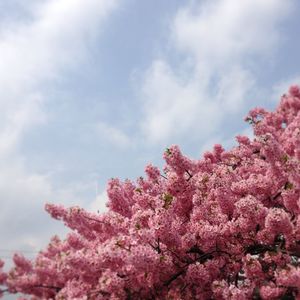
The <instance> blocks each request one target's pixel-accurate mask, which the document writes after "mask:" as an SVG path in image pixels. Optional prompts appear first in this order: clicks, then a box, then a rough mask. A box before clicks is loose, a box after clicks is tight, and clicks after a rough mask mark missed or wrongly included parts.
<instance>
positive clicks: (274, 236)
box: [0, 86, 300, 300]
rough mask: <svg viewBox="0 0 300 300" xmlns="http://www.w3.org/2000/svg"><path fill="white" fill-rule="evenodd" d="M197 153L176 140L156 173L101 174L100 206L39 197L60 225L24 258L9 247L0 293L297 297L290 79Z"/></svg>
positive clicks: (297, 175)
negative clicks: (239, 127) (275, 101)
mask: <svg viewBox="0 0 300 300" xmlns="http://www.w3.org/2000/svg"><path fill="white" fill-rule="evenodd" d="M245 120H246V121H247V122H249V123H250V124H252V126H253V130H254V138H253V139H252V140H250V139H249V138H248V137H246V136H237V137H236V140H237V143H238V145H237V146H236V147H233V148H232V149H231V150H229V151H225V150H224V149H223V148H222V146H221V145H215V146H214V148H213V151H211V152H206V153H205V154H204V156H203V158H202V159H200V160H192V159H190V158H188V157H186V156H184V155H183V154H182V153H181V151H180V149H179V148H178V146H171V147H170V148H168V149H167V150H166V151H165V153H164V159H165V161H166V166H165V167H164V169H163V172H160V170H159V169H158V168H156V167H154V166H153V165H148V166H147V167H146V171H145V173H146V176H145V178H143V177H140V178H138V179H137V180H136V182H132V181H129V180H125V181H124V182H121V181H120V180H119V179H111V180H110V182H109V183H108V189H107V193H108V196H109V202H108V204H107V205H108V207H109V211H108V212H107V213H103V214H95V213H91V212H88V211H86V210H84V209H82V208H80V207H71V208H65V207H63V206H61V205H54V204H47V205H46V210H47V211H48V212H49V213H50V215H51V216H52V217H53V218H55V219H57V220H61V221H63V222H64V223H65V225H66V226H68V227H69V228H70V229H71V231H70V233H69V234H68V235H67V237H66V238H65V239H64V240H61V239H60V238H59V237H57V236H54V237H53V238H52V240H51V241H50V243H49V245H48V247H47V249H45V250H43V251H40V252H39V254H38V255H37V257H36V258H35V260H33V261H31V260H29V259H27V258H25V257H24V256H22V255H20V254H15V255H14V258H13V260H14V264H15V266H14V267H13V268H12V269H11V270H10V271H9V272H4V271H3V262H1V263H0V284H1V285H2V287H3V288H2V292H1V294H3V293H5V292H8V293H22V294H27V295H30V296H31V299H236V300H241V299H300V259H299V258H300V89H299V87H298V86H292V87H291V88H290V89H289V93H288V94H286V95H283V96H282V98H281V102H280V104H279V106H278V107H277V109H276V110H275V111H274V112H268V111H266V110H264V109H262V108H255V109H253V110H252V111H250V113H249V115H248V116H247V117H246V119H245Z"/></svg>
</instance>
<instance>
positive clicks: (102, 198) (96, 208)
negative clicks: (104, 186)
mask: <svg viewBox="0 0 300 300" xmlns="http://www.w3.org/2000/svg"><path fill="white" fill-rule="evenodd" d="M96 193H97V195H96V199H95V200H94V201H92V202H91V203H90V205H89V206H88V207H87V210H88V211H91V212H94V213H97V212H104V211H107V210H108V208H107V207H106V203H107V202H108V196H107V193H106V190H105V191H103V192H101V193H100V194H98V188H97V186H96Z"/></svg>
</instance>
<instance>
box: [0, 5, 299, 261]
mask: <svg viewBox="0 0 300 300" xmlns="http://www.w3.org/2000/svg"><path fill="white" fill-rule="evenodd" d="M299 12H300V2H299V1H297V0H284V1H282V0H263V1H262V0H243V1H241V0H199V1H179V0H173V1H168V0H163V1H161V0H151V1H146V0H142V1H141V0H122V1H121V0H27V1H23V0H0V158H1V159H0V204H1V209H0V257H2V258H5V260H7V261H8V260H9V257H11V256H12V250H27V251H28V252H26V253H27V256H28V257H32V256H33V255H34V251H38V250H39V249H40V248H41V247H45V246H46V244H47V242H48V240H49V238H50V237H51V236H52V235H54V234H55V233H59V234H61V235H62V236H63V234H64V232H65V229H64V226H63V225H62V224H60V223H59V222H57V221H55V220H53V219H51V218H50V216H48V214H47V213H46V212H45V211H44V205H45V203H46V202H53V203H62V204H64V205H66V206H71V205H79V206H81V207H84V208H86V209H88V210H90V211H95V212H97V210H99V211H104V210H105V202H106V199H107V198H106V193H105V186H106V183H107V181H108V179H109V178H111V177H119V178H121V179H125V178H130V179H135V178H136V177H138V176H140V175H143V172H144V166H145V165H146V164H148V163H150V162H152V163H153V164H155V165H158V166H159V167H162V166H163V161H162V158H161V157H162V153H163V152H164V149H165V148H166V147H167V146H169V145H170V144H179V145H180V146H181V149H182V150H183V152H184V153H185V154H187V155H189V156H191V157H193V158H200V156H201V154H202V153H203V152H204V150H209V149H211V147H212V145H213V144H214V143H222V144H223V145H224V146H225V147H226V148H229V147H232V146H233V145H234V144H235V142H234V136H235V135H237V134H241V133H242V134H243V133H244V134H247V135H250V134H251V131H250V128H249V125H247V124H246V123H245V122H243V118H244V116H245V115H246V114H247V112H248V110H249V109H250V108H253V107H255V106H263V107H266V108H268V109H274V108H275V106H276V105H277V103H278V101H279V98H280V96H281V95H282V93H284V92H285V91H286V90H287V88H288V86H289V85H290V84H292V83H299V82H300V68H299V66H300V58H299V53H300V41H299V37H300V18H299ZM31 251H32V252H31Z"/></svg>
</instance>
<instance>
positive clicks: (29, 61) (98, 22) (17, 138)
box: [0, 0, 118, 247]
mask: <svg viewBox="0 0 300 300" xmlns="http://www.w3.org/2000/svg"><path fill="white" fill-rule="evenodd" d="M28 5H31V8H30V10H28V11H31V16H30V18H26V20H25V19H24V20H15V22H11V23H9V26H1V29H0V57H1V60H0V90H1V96H0V106H1V110H0V158H1V163H0V178H1V180H0V182H1V183H0V185H1V188H0V191H1V192H0V197H1V207H2V208H3V209H1V213H0V214H1V215H0V228H1V232H0V244H1V245H3V244H6V245H8V244H11V245H12V247H16V244H18V243H19V244H20V243H21V241H23V242H24V243H25V242H26V241H32V240H35V239H34V236H35V234H40V235H42V236H44V237H46V236H47V233H46V232H47V230H46V229H45V228H46V227H47V228H49V226H46V225H45V224H46V223H45V222H47V221H45V222H44V220H43V219H44V215H43V213H42V211H43V206H44V203H45V202H46V201H50V200H52V201H61V202H64V203H66V201H67V202H68V201H69V203H75V202H76V203H80V200H79V197H78V196H77V195H76V188H74V186H72V187H71V188H68V187H64V188H61V189H57V188H55V187H53V185H52V182H51V178H50V177H49V176H47V175H45V174H36V173H34V172H33V171H31V170H29V169H28V167H26V166H25V164H24V157H23V156H22V154H21V153H20V152H19V151H18V146H19V144H20V142H21V141H22V139H24V138H25V137H26V135H25V133H26V131H27V130H29V129H31V128H32V127H33V126H36V125H37V124H41V123H43V122H47V111H46V110H45V109H44V104H45V102H46V101H48V100H49V99H48V98H47V89H46V88H45V85H46V84H49V83H53V82H55V81H59V80H60V79H61V76H62V74H63V72H64V71H67V70H72V68H78V67H79V66H80V64H81V63H82V61H84V59H86V57H87V56H88V55H89V50H88V47H87V45H88V44H89V43H90V42H92V41H93V40H94V39H95V38H96V37H97V36H98V35H99V34H100V33H101V31H102V28H103V27H104V26H105V21H106V20H107V19H108V17H109V16H110V15H111V13H112V11H114V10H115V9H116V8H117V7H118V3H117V1H114V0H109V1H108V0H48V1H42V2H40V1H31V2H30V3H28ZM2 25H3V24H2ZM89 188H90V187H89ZM77 192H78V190H77ZM67 199H69V200H67ZM42 223H44V226H43V230H39V226H36V224H42ZM8 224H12V226H11V227H10V229H9V228H8V227H7V225H8ZM47 224H48V225H49V224H50V221H49V223H47ZM51 224H52V223H51ZM25 227H26V232H25V231H23V229H22V228H25ZM50 228H52V229H53V226H52V225H51V226H50ZM29 232H30V233H29ZM16 234H17V235H18V238H17V239H13V238H12V237H13V236H14V235H16ZM40 237H41V236H40ZM46 239H47V238H46ZM42 241H43V239H42V238H41V240H40V242H42ZM21 247H22V246H21Z"/></svg>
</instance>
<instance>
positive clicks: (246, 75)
mask: <svg viewBox="0 0 300 300" xmlns="http://www.w3.org/2000/svg"><path fill="white" fill-rule="evenodd" d="M292 4H293V0H288V1H284V2H283V1H280V0H266V1H260V0H245V1H238V0H218V1H201V2H193V1H192V2H190V3H189V4H188V5H187V6H186V7H184V8H182V9H180V10H179V11H178V12H177V14H176V16H175V17H174V19H173V21H172V22H171V25H170V33H171V39H170V48H171V49H170V51H172V52H173V53H177V54H180V55H181V56H180V57H183V58H184V59H183V62H182V63H181V64H179V66H174V65H172V64H171V63H170V62H168V61H167V60H165V59H156V60H154V61H153V62H152V65H151V66H150V68H149V69H148V71H147V72H146V74H145V78H144V82H143V86H142V89H141V98H142V99H143V100H142V107H143V111H144V116H143V121H142V124H141V127H142V131H143V133H144V135H145V137H146V138H147V139H148V141H150V142H152V143H160V142H162V141H164V142H170V141H172V139H174V138H176V137H183V136H184V137H185V138H187V136H193V135H194V134H195V132H197V136H198V139H199V138H202V139H204V138H206V137H207V136H208V135H211V134H212V133H213V132H214V131H215V130H216V129H217V128H220V126H221V125H222V124H223V123H222V122H223V121H224V117H225V115H226V114H227V115H228V113H230V114H233V113H237V112H239V111H240V110H241V109H242V108H243V107H244V104H245V101H246V100H247V99H249V97H250V91H252V90H255V89H257V85H256V81H255V74H254V73H253V71H252V70H251V69H250V68H249V65H250V66H251V65H252V66H253V65H255V59H256V58H257V57H259V58H266V57H267V58H268V59H270V57H272V55H273V54H274V52H273V51H272V49H273V48H274V46H275V45H276V44H277V43H278V42H279V41H280V38H281V36H280V34H279V33H280V31H279V30H278V28H279V27H278V25H279V24H280V22H281V21H283V20H284V19H285V18H286V17H287V16H288V14H289V13H290V12H291V8H292ZM253 93H255V92H252V94H251V95H253ZM249 100H250V99H249ZM189 133H191V134H189Z"/></svg>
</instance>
